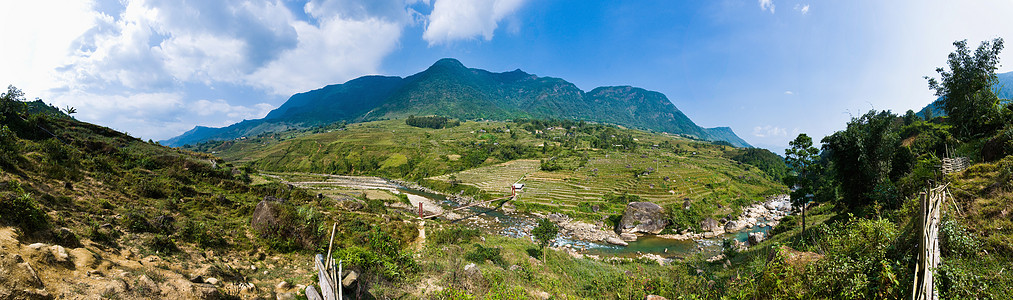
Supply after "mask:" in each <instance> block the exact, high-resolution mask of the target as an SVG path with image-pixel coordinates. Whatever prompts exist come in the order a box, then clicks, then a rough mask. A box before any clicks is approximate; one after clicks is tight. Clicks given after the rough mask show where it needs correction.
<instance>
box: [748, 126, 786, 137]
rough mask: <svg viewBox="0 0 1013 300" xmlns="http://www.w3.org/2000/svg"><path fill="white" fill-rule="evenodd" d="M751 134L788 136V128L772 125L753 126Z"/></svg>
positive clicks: (758, 135)
mask: <svg viewBox="0 0 1013 300" xmlns="http://www.w3.org/2000/svg"><path fill="white" fill-rule="evenodd" d="M753 135H754V136H756V137H758V138H766V137H777V136H781V137H784V136H788V130H786V129H784V128H780V127H777V126H773V125H764V126H756V127H753Z"/></svg>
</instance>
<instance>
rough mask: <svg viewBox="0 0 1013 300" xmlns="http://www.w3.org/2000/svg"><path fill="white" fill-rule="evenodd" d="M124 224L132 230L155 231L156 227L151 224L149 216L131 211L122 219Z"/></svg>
mask: <svg viewBox="0 0 1013 300" xmlns="http://www.w3.org/2000/svg"><path fill="white" fill-rule="evenodd" d="M122 222H123V226H124V227H126V228H127V230H130V231H132V232H138V233H140V232H155V227H154V226H152V225H151V222H149V221H148V218H147V217H145V216H144V214H141V213H139V212H130V213H127V215H126V216H124V217H123V219H122Z"/></svg>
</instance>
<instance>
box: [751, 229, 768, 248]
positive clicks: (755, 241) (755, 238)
mask: <svg viewBox="0 0 1013 300" xmlns="http://www.w3.org/2000/svg"><path fill="white" fill-rule="evenodd" d="M765 237H766V235H765V234H763V232H753V233H750V234H749V238H748V240H749V245H750V246H756V245H759V244H760V242H762V241H763V239H764V238H765Z"/></svg>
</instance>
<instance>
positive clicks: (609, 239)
mask: <svg viewBox="0 0 1013 300" xmlns="http://www.w3.org/2000/svg"><path fill="white" fill-rule="evenodd" d="M605 242H606V243H609V244H613V245H619V246H629V245H630V244H629V243H627V242H625V241H623V240H622V239H620V238H617V237H614V236H610V237H607V238H605Z"/></svg>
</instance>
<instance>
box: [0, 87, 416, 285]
mask: <svg viewBox="0 0 1013 300" xmlns="http://www.w3.org/2000/svg"><path fill="white" fill-rule="evenodd" d="M18 95H19V93H5V94H3V97H0V125H2V126H0V154H2V155H0V170H2V172H0V299H47V298H59V299H67V298H86V297H89V298H94V297H103V298H108V297H119V298H127V299H139V298H161V299H237V298H257V297H270V298H274V297H275V296H278V297H290V296H293V295H295V294H297V293H302V291H301V288H302V286H304V285H308V284H312V283H313V277H314V276H315V275H314V274H315V273H314V272H313V270H312V263H311V260H310V257H311V256H312V253H309V251H312V250H315V249H317V248H318V247H319V245H321V241H322V231H323V229H321V228H323V225H322V224H323V222H325V220H326V222H327V224H330V223H331V222H339V223H340V222H351V221H352V220H353V218H350V217H343V216H344V214H345V213H347V212H344V211H335V208H333V207H334V206H333V205H320V203H319V202H320V201H334V200H333V199H317V198H314V197H310V195H309V194H307V193H306V192H305V191H302V190H300V189H297V188H292V187H289V186H286V185H282V184H251V179H250V175H251V170H250V169H247V168H240V167H236V166H233V165H230V164H226V163H224V162H222V161H221V160H220V159H218V158H216V157H214V156H211V155H208V154H203V153H195V152H190V151H184V150H180V149H173V148H168V147H164V146H160V145H157V144H154V143H151V142H145V141H141V140H139V139H137V138H134V137H131V136H129V135H126V134H123V133H120V132H116V131H114V130H112V129H109V128H105V127H101V126H97V125H93V124H88V123H84V122H79V121H77V120H74V119H72V118H70V117H68V116H66V115H63V114H61V113H60V112H59V110H57V109H55V108H52V107H49V106H47V105H45V104H43V103H42V102H41V101H39V102H32V103H27V104H28V105H26V103H25V102H21V101H18V100H20V99H17V98H18V97H17V96H18ZM271 199H282V200H283V201H277V200H271ZM262 200H264V201H263V202H262ZM312 202H317V203H316V204H312V205H311V203H312ZM258 203H261V205H258ZM260 206H263V207H266V208H265V209H266V211H265V212H264V214H265V215H268V216H272V218H273V219H270V221H269V222H267V223H263V222H262V223H258V224H267V225H256V226H254V225H251V219H253V218H252V217H251V215H252V214H253V213H254V212H255V211H261V209H258V207H260ZM325 214H326V219H325ZM340 220H345V221H340ZM354 220H356V221H357V222H368V223H367V224H374V225H366V227H365V228H366V232H361V233H358V232H360V231H362V230H359V229H362V228H361V227H360V228H359V229H356V230H355V231H354V232H347V233H345V232H344V230H351V229H346V228H347V227H345V226H344V225H343V226H342V229H341V231H342V238H341V239H338V240H336V243H335V244H336V245H345V244H346V243H348V244H357V243H361V241H359V240H357V239H361V238H363V237H362V235H363V234H366V233H367V232H368V228H371V227H372V226H381V227H383V228H385V230H386V231H387V232H390V234H392V235H393V236H395V237H398V238H400V239H398V240H394V241H392V243H394V244H395V245H398V246H399V247H400V245H401V243H402V242H400V241H401V240H402V239H403V240H404V241H411V240H413V239H414V234H415V233H416V231H415V229H414V227H409V228H410V230H407V231H403V230H400V229H399V228H405V227H406V225H405V224H404V223H402V222H401V221H400V219H399V218H397V217H394V218H389V217H388V218H379V216H373V215H359V216H356V217H354ZM318 224H319V225H318ZM258 226H259V227H258ZM401 232H404V233H405V234H401ZM402 236H403V238H402ZM405 243H407V242H405ZM350 268H352V267H351V266H350ZM359 270H361V269H359ZM282 282H284V284H282Z"/></svg>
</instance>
